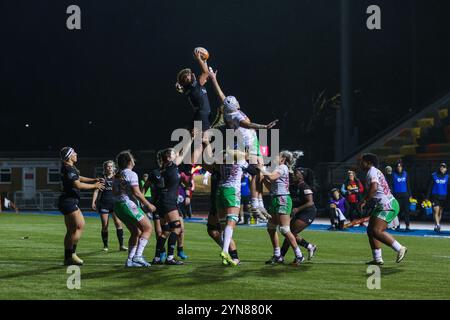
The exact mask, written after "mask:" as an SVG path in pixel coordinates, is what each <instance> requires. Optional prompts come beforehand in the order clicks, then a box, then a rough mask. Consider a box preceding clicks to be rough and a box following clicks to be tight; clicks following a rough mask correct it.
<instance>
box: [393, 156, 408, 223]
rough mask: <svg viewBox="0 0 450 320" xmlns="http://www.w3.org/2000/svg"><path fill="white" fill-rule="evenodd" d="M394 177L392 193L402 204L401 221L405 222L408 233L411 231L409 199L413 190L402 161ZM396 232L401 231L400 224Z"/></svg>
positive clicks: (398, 164)
mask: <svg viewBox="0 0 450 320" xmlns="http://www.w3.org/2000/svg"><path fill="white" fill-rule="evenodd" d="M392 177H393V182H392V193H393V195H394V198H395V199H397V201H398V203H399V204H400V212H399V219H404V220H405V225H406V231H409V230H410V229H409V198H410V197H411V188H410V185H409V177H408V173H407V172H406V171H405V170H403V164H402V162H401V161H399V162H398V163H397V165H396V167H395V171H394V173H393V174H392ZM399 222H400V221H399ZM396 230H397V231H398V230H400V224H399V225H398V226H397V228H396Z"/></svg>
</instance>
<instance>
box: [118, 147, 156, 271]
mask: <svg viewBox="0 0 450 320" xmlns="http://www.w3.org/2000/svg"><path fill="white" fill-rule="evenodd" d="M116 162H117V165H118V166H119V171H118V172H117V174H116V176H115V179H114V184H113V192H114V196H115V202H114V212H115V213H116V214H117V216H118V217H119V219H120V220H122V221H123V223H125V225H126V226H127V228H128V230H129V231H130V233H131V235H130V239H129V240H128V248H129V249H128V259H127V261H126V263H125V266H127V267H149V266H150V263H148V262H147V261H146V260H145V258H144V256H143V253H144V249H145V247H146V246H147V243H148V240H149V239H150V236H151V233H152V225H151V223H150V220H149V219H148V218H147V216H146V215H145V213H144V212H143V211H142V209H141V208H140V207H139V205H138V200H139V201H140V202H141V203H142V204H143V205H145V206H147V208H149V209H150V210H151V211H155V210H156V208H155V207H154V206H153V205H152V204H151V203H150V202H148V201H147V199H145V196H144V195H143V194H142V192H141V190H140V189H139V179H138V175H137V174H136V173H135V172H134V171H133V168H134V165H135V160H134V156H133V155H132V154H131V152H130V151H128V150H126V151H122V152H120V153H119V154H118V155H117V157H116Z"/></svg>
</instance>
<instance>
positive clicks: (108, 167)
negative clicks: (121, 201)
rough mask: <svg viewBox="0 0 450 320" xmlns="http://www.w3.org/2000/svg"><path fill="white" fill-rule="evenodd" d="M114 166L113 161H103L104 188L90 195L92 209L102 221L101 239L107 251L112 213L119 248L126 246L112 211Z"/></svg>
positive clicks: (123, 249)
mask: <svg viewBox="0 0 450 320" xmlns="http://www.w3.org/2000/svg"><path fill="white" fill-rule="evenodd" d="M115 171H116V168H115V164H114V161H112V160H108V161H105V162H104V163H103V179H104V182H105V189H104V190H103V191H102V190H95V192H94V196H93V197H92V209H94V210H95V211H98V213H99V214H100V220H101V222H102V232H101V235H102V241H103V251H108V225H109V215H110V214H111V215H112V218H113V221H114V225H115V226H116V234H117V240H119V250H120V251H127V250H128V248H127V247H125V246H124V245H123V228H122V222H121V221H120V220H119V218H117V216H116V214H115V213H114V195H113V192H112V189H113V182H114V175H115V173H116V172H115Z"/></svg>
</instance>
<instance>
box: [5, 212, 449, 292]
mask: <svg viewBox="0 0 450 320" xmlns="http://www.w3.org/2000/svg"><path fill="white" fill-rule="evenodd" d="M64 233H65V227H64V222H63V217H62V216H50V215H15V214H0V299H170V300H173V299H175V300H176V299H224V300H228V299H449V298H450V242H449V241H448V240H447V239H433V238H422V237H399V239H398V240H399V241H400V242H401V243H402V244H404V245H406V246H408V248H409V252H408V255H407V257H406V259H405V260H404V262H402V263H401V264H396V263H395V262H394V259H395V253H394V252H393V251H392V249H390V248H384V250H383V253H384V254H383V256H384V260H385V265H384V266H383V267H382V269H381V275H382V278H381V290H369V289H367V286H366V282H367V277H368V275H367V266H365V264H364V262H366V261H368V260H369V259H371V252H370V248H369V245H368V242H367V238H366V236H365V235H362V234H350V233H340V232H319V231H316V232H313V231H311V232H305V233H304V236H305V238H306V239H307V240H309V241H310V242H313V243H315V244H317V245H318V246H319V250H318V252H317V257H316V258H315V259H314V260H313V261H312V262H307V263H305V264H304V265H302V266H300V267H293V266H290V265H289V264H286V265H278V266H266V265H265V264H264V261H265V260H267V259H268V258H269V257H270V256H271V255H272V250H271V247H270V242H269V239H268V237H267V234H266V231H265V230H264V229H263V228H248V227H238V229H237V230H236V231H235V239H236V242H237V245H238V250H239V255H240V258H241V260H242V265H240V266H238V267H235V268H231V267H223V266H222V265H221V260H220V258H219V253H220V249H219V248H218V246H217V245H216V244H215V243H214V242H213V241H212V240H211V239H210V238H209V237H208V235H207V233H206V227H205V225H202V224H196V223H187V224H186V245H185V248H186V250H185V251H186V253H187V254H188V255H189V259H188V260H187V261H186V264H185V265H184V266H152V267H151V268H150V269H137V268H134V269H125V268H124V266H123V265H124V263H125V259H126V253H124V252H119V251H118V250H117V248H118V245H117V239H116V238H115V232H114V227H113V226H111V227H110V251H109V252H107V253H105V252H103V251H102V250H101V249H102V242H101V238H100V221H99V219H96V218H86V229H85V232H84V234H83V237H82V239H81V241H80V243H79V245H78V250H77V251H78V255H79V256H80V257H81V258H82V259H84V261H85V265H84V266H82V267H81V289H80V290H69V289H68V288H67V285H66V281H67V278H68V276H69V275H68V274H67V273H66V268H65V267H64V266H62V260H63V237H64ZM24 237H29V238H28V239H23V238H24ZM154 245H155V241H154V238H152V240H151V243H150V246H149V247H147V249H146V253H145V254H146V256H147V257H148V260H151V258H152V256H153V253H154ZM292 259H293V256H292V252H290V255H289V256H288V261H289V262H290V261H291V260H292Z"/></svg>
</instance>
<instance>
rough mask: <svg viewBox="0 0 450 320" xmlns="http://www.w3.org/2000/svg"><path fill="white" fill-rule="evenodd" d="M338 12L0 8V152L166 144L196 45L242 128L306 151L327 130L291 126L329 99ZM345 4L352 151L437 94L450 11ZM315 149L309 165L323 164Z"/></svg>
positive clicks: (233, 6) (425, 5)
mask: <svg viewBox="0 0 450 320" xmlns="http://www.w3.org/2000/svg"><path fill="white" fill-rule="evenodd" d="M339 2H340V1H337V0H327V1H325V0H310V1H307V0H285V1H268V0H259V1H242V0H239V1H235V0H233V1H215V0H209V1H206V0H205V1H199V0H190V1H186V0H184V1H149V0H127V1H125V0H120V1H104V0H95V1H92V0H90V1H81V0H71V1H63V0H53V1H49V0H39V1H31V0H28V1H22V0H14V1H13V0H7V1H2V3H1V4H0V12H1V13H2V15H1V18H0V19H1V31H0V34H1V43H2V44H1V50H0V68H1V72H0V84H1V97H0V105H1V115H0V125H1V128H2V139H1V140H0V148H1V150H8V151H11V150H22V151H24V150H36V151H39V150H43V151H45V150H55V153H56V150H59V149H60V148H61V147H62V146H64V145H72V146H75V147H76V148H78V149H80V150H85V151H86V152H88V151H89V150H105V151H106V152H111V153H114V154H115V153H116V152H117V151H119V150H121V149H123V148H133V149H158V148H161V147H166V146H169V145H170V142H169V141H170V134H171V132H172V130H173V129H175V128H179V127H183V126H185V125H186V124H187V123H188V122H189V120H190V118H191V108H190V106H189V104H188V102H187V100H186V98H185V97H183V96H181V95H180V94H178V93H177V92H176V91H175V89H174V83H175V80H176V74H177V72H178V71H179V69H181V68H184V67H191V68H193V69H194V70H195V71H197V72H198V71H199V69H198V67H197V66H196V64H195V61H194V60H193V58H192V50H193V48H194V47H196V46H204V47H206V48H207V49H208V50H209V52H210V55H211V58H210V60H209V61H208V62H209V64H210V65H211V66H212V67H214V68H215V69H216V68H217V69H219V73H218V78H219V81H220V82H221V85H222V87H223V89H224V91H225V93H226V94H232V95H235V96H236V97H237V98H238V99H239V100H240V102H241V106H242V109H243V110H244V111H245V112H246V113H247V114H248V115H249V116H250V117H251V119H252V120H253V121H254V122H258V123H267V122H269V121H270V120H272V119H274V118H279V119H280V125H279V128H280V129H281V139H282V141H281V144H282V147H287V148H296V149H297V148H300V149H304V150H307V151H309V150H314V146H313V145H314V144H317V142H318V141H317V140H314V138H312V137H319V138H320V137H330V136H332V135H333V132H329V130H332V126H331V127H327V126H326V125H324V126H321V125H318V126H316V127H315V128H314V131H313V134H311V133H309V134H303V131H302V129H301V128H302V123H304V122H305V119H308V118H309V117H311V115H312V100H313V98H314V97H315V96H317V95H318V94H319V93H320V92H321V91H323V90H326V94H327V95H328V96H330V97H331V96H333V95H334V94H336V93H338V92H339V91H340V78H339V74H340V64H339V63H340V56H339V55H340V4H339ZM350 2H351V4H352V9H351V31H352V32H351V37H352V63H353V65H352V69H351V72H352V78H353V88H354V90H355V97H354V103H353V107H354V118H355V121H356V123H355V125H356V126H357V127H359V136H360V142H364V141H365V140H367V139H369V138H370V137H371V136H372V135H373V133H374V132H377V131H379V130H382V129H383V128H385V127H386V126H388V125H389V124H390V123H394V122H395V121H397V120H398V119H399V118H401V117H402V116H404V115H405V114H406V113H407V112H408V111H409V110H410V109H413V110H414V109H416V110H418V109H420V108H421V107H423V106H424V105H425V104H427V103H429V102H431V101H432V100H433V99H435V98H436V97H438V96H439V95H441V94H443V93H444V92H446V91H448V90H449V88H450V77H449V76H448V75H449V72H450V40H449V39H450V31H449V30H450V22H449V19H448V17H447V14H448V12H450V11H449V9H450V4H449V1H448V0H442V1H439V0H436V1H432V2H430V1H425V0H421V1H392V0H389V1H388V0H386V1H365V0H354V1H350ZM71 4H76V5H79V6H80V7H81V12H82V30H79V31H69V30H68V29H67V28H66V18H67V17H68V15H67V14H66V8H67V7H68V6H69V5H71ZM371 4H378V5H379V6H380V7H381V10H382V30H378V31H369V30H367V28H366V19H367V14H366V8H367V6H369V5H371ZM414 79H415V82H414ZM207 89H208V92H209V97H210V102H211V105H212V107H213V108H215V107H216V106H218V104H219V101H218V100H217V98H216V96H215V94H214V92H213V90H212V87H211V86H210V85H209V84H208V85H207ZM26 124H29V127H28V128H27V127H26V126H25V125H26ZM319 138H317V139H319ZM325 141H326V138H325ZM329 143H330V146H329V147H330V148H332V143H333V139H332V138H330V141H329ZM322 150H323V151H322V152H321V153H320V154H318V153H315V155H313V156H312V157H310V158H309V159H310V160H311V161H325V160H332V156H333V153H332V152H330V151H329V150H331V149H327V148H322Z"/></svg>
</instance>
